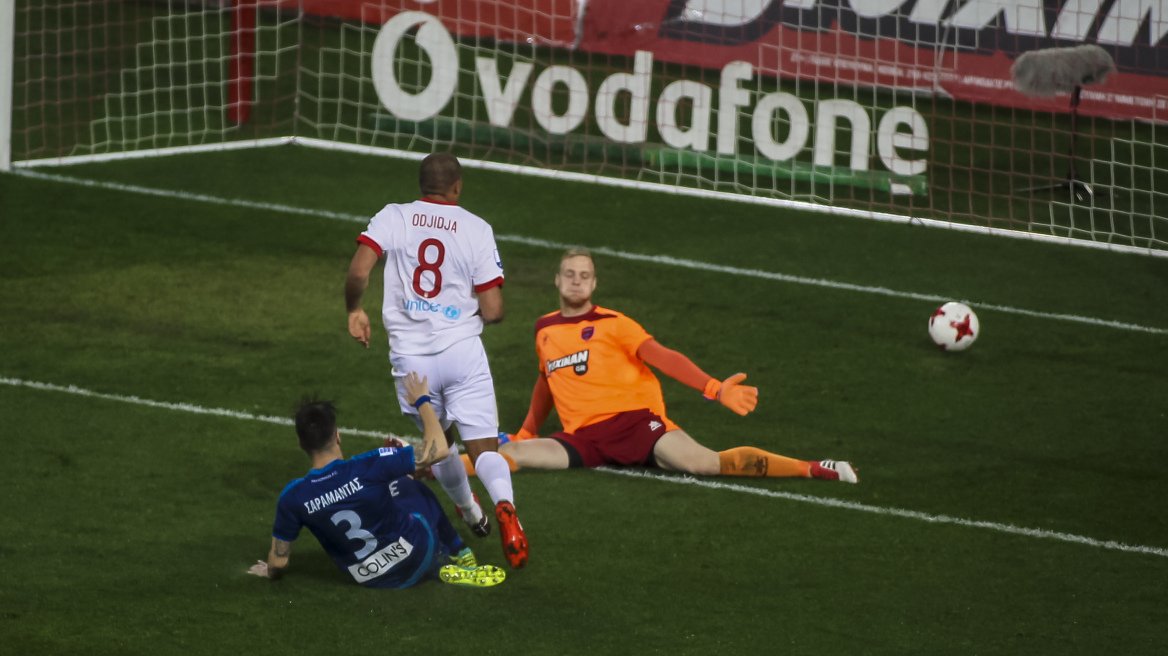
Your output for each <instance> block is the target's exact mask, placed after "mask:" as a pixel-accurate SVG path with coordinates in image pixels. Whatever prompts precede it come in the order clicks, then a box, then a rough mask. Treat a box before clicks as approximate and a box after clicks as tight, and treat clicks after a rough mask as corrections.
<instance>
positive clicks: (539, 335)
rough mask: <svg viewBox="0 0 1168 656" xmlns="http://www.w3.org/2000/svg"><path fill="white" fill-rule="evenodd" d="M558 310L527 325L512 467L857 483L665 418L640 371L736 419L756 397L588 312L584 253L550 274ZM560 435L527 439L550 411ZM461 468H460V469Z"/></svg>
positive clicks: (849, 470)
mask: <svg viewBox="0 0 1168 656" xmlns="http://www.w3.org/2000/svg"><path fill="white" fill-rule="evenodd" d="M556 287H557V288H559V291H560V311H559V312H553V313H551V314H547V315H544V316H543V317H541V318H540V319H539V320H538V321H537V322H536V324H535V351H536V354H537V355H538V356H539V369H540V376H539V378H538V379H537V380H536V383H535V389H534V390H533V391H532V394H531V409H530V410H529V411H528V413H527V418H526V419H525V420H524V422H523V428H522V429H521V430H520V431H519V433H518V434H516V435H515V436H513V438H512V440H511V441H510V442H507V443H505V444H503V445H502V446H501V447H500V448H499V452H500V453H502V454H503V455H504V456H505V457H506V458H507V459H508V460H509V461H510V462H511V465H512V468H514V469H522V468H524V467H533V468H539V469H565V468H568V467H599V466H601V465H630V466H657V467H660V468H661V469H665V470H669V471H679V472H685V473H687V474H696V475H701V476H715V475H723V476H802V477H810V478H824V479H829V480H838V481H845V482H848V483H855V482H857V480H858V479H857V478H856V472H855V469H854V468H853V467H852V466H851V464H850V463H847V462H843V461H838V460H822V461H819V462H809V461H804V460H796V459H794V458H787V457H785V456H780V455H776V454H774V453H768V452H766V451H763V450H762V449H756V448H754V447H749V446H743V447H738V448H735V449H730V450H728V451H722V452H720V453H719V452H716V451H713V450H711V449H708V448H706V447H704V446H702V445H701V444H698V443H697V442H696V441H695V440H694V439H693V438H692V437H690V436H689V435H688V434H686V432H685V431H683V430H681V429H680V428H679V427H678V426H677V424H675V423H673V422H672V421H670V420H669V418H668V417H666V416H665V401H664V399H663V398H662V395H661V384H660V383H659V382H658V381H657V378H656V376H654V375H653V372H652V371H650V370H649V367H648V366H646V365H652V366H653V367H655V368H656V369H658V370H660V371H661V372H662V373H664V374H666V375H667V376H670V377H671V378H675V379H677V380H679V381H681V382H683V383H685V384H686V385H689V386H690V387H692V388H694V389H696V390H700V391H701V392H702V394H703V395H704V396H705V397H706V398H707V399H710V400H715V399H716V400H717V401H719V402H721V404H722V405H724V406H726V407H727V408H729V409H731V410H733V411H734V412H736V413H738V414H739V415H746V414H747V413H749V412H750V411H751V410H754V407H755V406H756V405H757V404H758V389H757V388H754V387H748V386H746V385H743V384H741V383H742V381H743V380H744V379H745V378H746V374H736V375H734V376H731V377H729V378H727V379H726V380H724V381H719V380H717V379H716V378H713V377H711V376H710V375H709V374H707V373H705V372H704V371H702V370H701V369H699V368H698V366H697V365H695V364H694V363H693V362H691V361H690V360H689V358H687V357H685V356H684V355H682V354H681V353H678V352H677V351H673V350H670V349H667V348H665V347H664V346H662V345H661V344H659V343H657V340H655V339H653V337H652V336H651V335H649V333H647V332H645V329H644V328H642V327H641V326H640V324H638V323H637V322H636V321H633V320H632V319H630V318H628V317H626V316H625V315H623V314H621V313H620V312H615V311H613V310H608V309H606V308H602V307H599V306H596V305H593V304H592V292H593V291H594V290H595V289H596V272H595V266H594V264H593V261H592V255H591V254H590V253H589V252H588V251H587V250H584V249H573V250H569V251H568V252H567V253H565V254H564V256H563V258H562V259H561V260H560V270H559V272H558V273H557V274H556ZM553 404H554V406H555V408H556V411H557V412H558V414H559V416H560V421H561V422H562V423H563V427H564V430H563V431H562V432H559V433H554V434H552V435H551V437H547V438H540V437H537V436H536V433H537V432H538V430H539V428H540V427H541V426H542V425H543V423H544V420H546V419H547V417H548V415H549V414H550V413H551V410H552V406H553ZM464 464H466V465H467V467H468V469H469V466H470V465H469V463H468V462H465V460H464Z"/></svg>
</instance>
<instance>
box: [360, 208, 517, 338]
mask: <svg viewBox="0 0 1168 656" xmlns="http://www.w3.org/2000/svg"><path fill="white" fill-rule="evenodd" d="M357 241H359V242H361V243H363V244H365V245H367V246H369V247H370V248H372V249H373V250H374V251H376V252H377V255H378V257H381V256H382V255H384V256H385V299H384V300H383V302H382V306H381V307H382V309H381V317H382V320H383V321H384V322H385V329H386V330H387V331H388V332H389V348H390V350H391V351H394V352H396V353H402V354H407V355H431V354H434V353H441V352H442V351H445V350H446V349H448V348H450V346H451V345H453V344H455V343H457V342H459V341H461V340H464V339H467V338H468V337H475V336H477V335H479V334H481V333H482V332H483V319H482V316H480V315H479V313H478V312H479V300H478V293H479V292H483V291H486V290H488V289H490V288H492V287H496V286H498V285H502V284H503V262H502V260H500V259H499V249H498V248H497V247H496V246H495V232H494V230H492V229H491V226H490V224H488V223H487V222H486V221H484V220H482V219H481V218H479V217H477V216H475V215H474V214H471V213H470V212H468V211H466V210H464V209H462V208H461V207H459V206H458V205H455V204H453V203H444V202H441V201H431V200H426V199H422V200H418V201H414V202H413V203H404V204H393V205H386V206H385V207H384V208H382V210H381V211H380V212H378V213H377V214H376V215H375V216H374V217H373V218H372V219H371V220H370V221H369V227H368V228H367V229H366V230H365V232H363V233H361V236H360V237H358V238H357Z"/></svg>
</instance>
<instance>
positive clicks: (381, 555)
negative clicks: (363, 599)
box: [349, 538, 414, 583]
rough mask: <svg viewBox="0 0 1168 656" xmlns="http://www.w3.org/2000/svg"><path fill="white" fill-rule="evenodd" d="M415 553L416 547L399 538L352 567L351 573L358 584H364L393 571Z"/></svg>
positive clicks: (350, 568) (350, 567)
mask: <svg viewBox="0 0 1168 656" xmlns="http://www.w3.org/2000/svg"><path fill="white" fill-rule="evenodd" d="M413 552H414V545H412V544H410V543H409V542H407V541H406V539H405V538H398V539H397V541H396V542H391V543H389V546H387V547H386V548H384V549H382V550H381V551H378V552H377V553H375V554H373V555H372V556H370V557H368V558H366V559H365V560H363V561H361V562H359V563H357V564H356V565H350V566H349V573H350V574H352V575H353V578H354V579H356V580H357V582H358V583H364V582H366V581H368V580H370V579H375V578H377V577H379V576H381V575H382V574H385V573H386V572H388V571H389V570H391V569H393V568H394V566H395V565H397V564H398V563H400V562H401V561H403V560H405V559H406V558H409V557H410V554H411V553H413Z"/></svg>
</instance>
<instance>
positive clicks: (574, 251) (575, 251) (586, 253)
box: [560, 246, 596, 266]
mask: <svg viewBox="0 0 1168 656" xmlns="http://www.w3.org/2000/svg"><path fill="white" fill-rule="evenodd" d="M573 257H586V258H588V259H590V260H591V259H592V251H590V250H588V249H587V248H584V247H583V246H577V247H574V248H569V249H568V250H566V251H564V254H563V255H562V256H561V257H560V264H563V263H564V260H567V259H569V258H573ZM592 264H593V265H594V266H595V264H596V261H595V260H593V262H592Z"/></svg>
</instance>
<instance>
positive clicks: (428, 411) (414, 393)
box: [402, 371, 450, 469]
mask: <svg viewBox="0 0 1168 656" xmlns="http://www.w3.org/2000/svg"><path fill="white" fill-rule="evenodd" d="M402 386H403V388H404V389H405V392H406V400H407V401H409V402H410V403H411V404H416V403H418V401H419V400H421V399H423V398H424V399H425V400H424V401H423V402H422V404H421V405H419V406H418V414H419V415H420V416H421V417H422V426H423V430H422V443H421V444H420V445H418V446H417V447H416V448H415V449H414V466H415V467H416V468H417V469H424V468H426V467H429V466H430V465H433V464H434V463H436V462H438V461H439V460H442V459H443V458H445V457H446V456H447V455H448V454H449V453H450V449H449V447H448V446H447V444H446V434H445V433H443V432H442V424H441V422H439V421H438V415H436V414H434V408H433V407H432V406H431V405H430V403H429V398H430V386H429V381H428V380H427V379H426V378H424V377H422V378H420V377H419V376H418V374H417V372H415V371H411V372H409V373H408V374H406V377H405V378H404V379H402Z"/></svg>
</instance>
